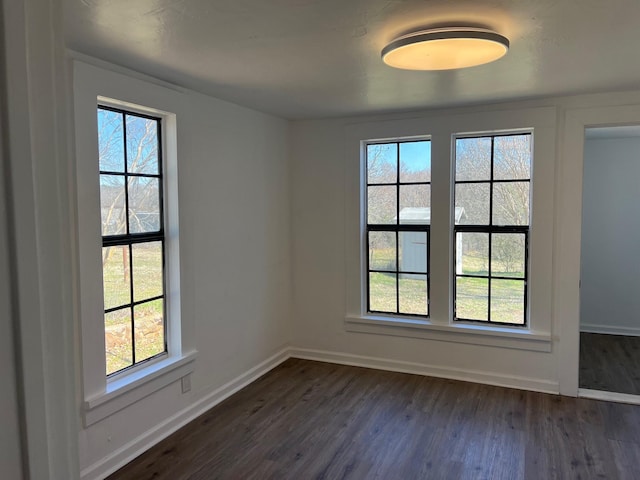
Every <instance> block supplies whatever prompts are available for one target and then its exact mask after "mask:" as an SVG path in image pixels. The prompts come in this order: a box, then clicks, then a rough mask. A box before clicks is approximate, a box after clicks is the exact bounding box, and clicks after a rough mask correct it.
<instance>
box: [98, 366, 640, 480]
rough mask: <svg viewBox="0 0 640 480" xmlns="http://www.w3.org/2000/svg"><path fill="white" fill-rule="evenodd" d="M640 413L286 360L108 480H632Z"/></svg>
mask: <svg viewBox="0 0 640 480" xmlns="http://www.w3.org/2000/svg"><path fill="white" fill-rule="evenodd" d="M638 465H640V406H635V405H623V404H615V403H610V402H599V401H595V400H587V399H583V398H569V397H561V396H558V395H548V394H542V393H535V392H526V391H522V390H514V389H509V388H501V387H492V386H487V385H478V384H474V383H465V382H458V381H453V380H443V379H437V378H429V377H422V376H418V375H409V374H403V373H394V372H385V371H378V370H370V369H366V368H358V367H349V366H341V365H333V364H329V363H322V362H312V361H307V360H298V359H289V360H287V361H286V362H285V363H283V364H282V365H280V366H279V367H277V368H275V369H274V370H272V371H271V372H269V373H268V374H266V375H264V376H263V377H261V378H260V379H258V380H257V381H256V382H254V383H252V384H251V385H249V386H248V387H246V388H244V389H243V390H241V391H239V392H238V393H236V394H235V395H233V396H231V397H230V398H228V399H227V400H226V401H224V402H223V403H221V404H220V405H218V406H216V407H214V408H212V409H211V410H209V411H208V412H207V413H205V414H204V415H202V416H200V417H199V418H197V419H196V420H194V421H193V422H191V423H190V424H188V425H186V426H185V427H184V428H182V429H180V430H178V431H177V432H176V433H174V434H173V435H171V436H170V437H168V438H167V439H165V440H163V441H162V442H160V443H159V444H158V445H156V446H155V447H153V448H152V449H151V450H149V451H148V452H147V453H145V454H143V455H142V456H140V457H139V458H138V459H136V460H135V461H133V462H132V463H130V464H129V465H128V466H126V467H124V468H123V469H122V470H120V471H119V472H117V473H115V474H114V475H113V476H112V477H111V478H112V479H136V480H145V479H152V478H153V479H171V480H180V479H185V480H186V479H191V480H197V479H200V480H209V479H242V480H245V479H260V480H264V479H278V480H285V479H296V480H307V479H325V480H329V479H347V478H348V479H353V480H360V479H373V478H377V479H381V480H413V479H435V480H442V479H456V480H457V479H491V480H495V479H509V480H517V479H531V480H540V479H545V480H548V479H558V480H560V479H562V480H565V479H591V478H593V479H595V478H609V479H635V478H638V476H637V474H638Z"/></svg>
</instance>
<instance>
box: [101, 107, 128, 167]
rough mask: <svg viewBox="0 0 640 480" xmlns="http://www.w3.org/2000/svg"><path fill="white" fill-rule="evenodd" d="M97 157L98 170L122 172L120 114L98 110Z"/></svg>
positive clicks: (122, 152) (122, 151)
mask: <svg viewBox="0 0 640 480" xmlns="http://www.w3.org/2000/svg"><path fill="white" fill-rule="evenodd" d="M98 156H99V159H100V170H102V171H107V172H124V139H123V138H122V114H121V113H118V112H112V111H110V110H103V109H100V108H99V109H98Z"/></svg>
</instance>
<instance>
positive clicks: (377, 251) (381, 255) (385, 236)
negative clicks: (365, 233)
mask: <svg viewBox="0 0 640 480" xmlns="http://www.w3.org/2000/svg"><path fill="white" fill-rule="evenodd" d="M369 269H370V270H385V271H389V272H394V271H395V270H396V234H395V232H369Z"/></svg>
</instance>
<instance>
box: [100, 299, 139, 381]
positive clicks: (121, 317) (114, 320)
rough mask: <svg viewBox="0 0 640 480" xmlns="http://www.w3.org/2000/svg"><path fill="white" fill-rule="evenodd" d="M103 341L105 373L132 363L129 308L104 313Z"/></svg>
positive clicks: (108, 373) (110, 372)
mask: <svg viewBox="0 0 640 480" xmlns="http://www.w3.org/2000/svg"><path fill="white" fill-rule="evenodd" d="M104 342H105V349H106V360H107V375H110V374H112V373H114V372H117V371H118V370H122V369H123V368H126V367H129V366H131V365H132V364H133V340H132V337H131V309H129V308H123V309H122V310H116V311H115V312H111V313H106V314H105V315H104Z"/></svg>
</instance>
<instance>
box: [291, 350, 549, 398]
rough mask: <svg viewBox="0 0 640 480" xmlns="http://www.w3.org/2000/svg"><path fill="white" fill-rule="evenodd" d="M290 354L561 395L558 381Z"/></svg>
mask: <svg viewBox="0 0 640 480" xmlns="http://www.w3.org/2000/svg"><path fill="white" fill-rule="evenodd" d="M289 355H290V356H291V357H294V358H301V359H306V360H317V361H320V362H329V363H338V364H341V365H353V366H356V367H365V368H374V369H377V370H388V371H391V372H401V373H412V374H415V375H424V376H428V377H438V378H447V379H451V380H462V381H465V382H474V383H482V384H486V385H496V386H499V387H509V388H518V389H520V390H530V391H534V392H543V393H554V394H558V393H559V392H560V385H559V384H558V382H553V381H549V380H543V379H537V378H529V377H522V376H512V375H504V374H500V373H492V372H480V371H476V370H466V369H465V370H463V369H458V368H451V367H438V366H435V365H426V364H422V363H413V362H404V361H400V360H388V359H384V358H376V357H366V356H362V355H353V354H350V353H340V352H330V351H324V350H311V349H306V348H291V349H290V350H289Z"/></svg>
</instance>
